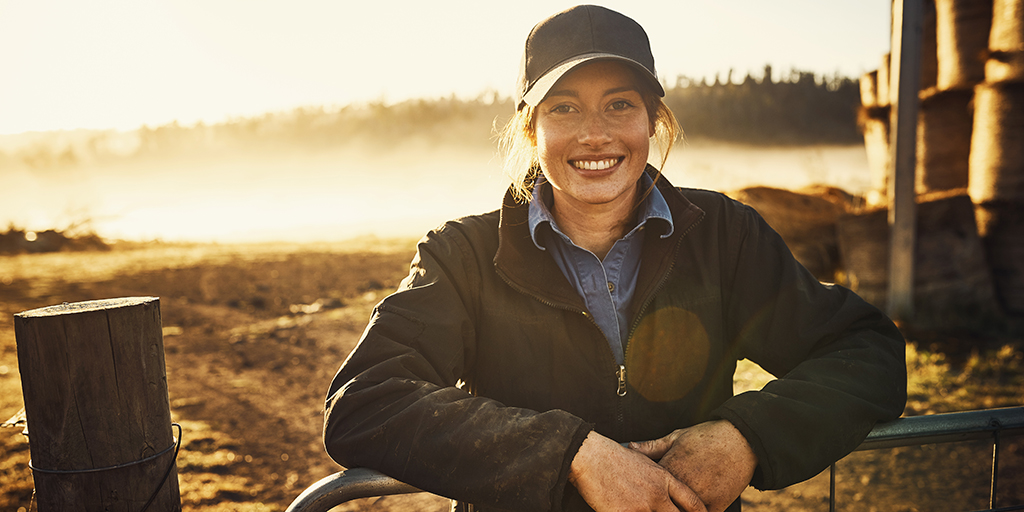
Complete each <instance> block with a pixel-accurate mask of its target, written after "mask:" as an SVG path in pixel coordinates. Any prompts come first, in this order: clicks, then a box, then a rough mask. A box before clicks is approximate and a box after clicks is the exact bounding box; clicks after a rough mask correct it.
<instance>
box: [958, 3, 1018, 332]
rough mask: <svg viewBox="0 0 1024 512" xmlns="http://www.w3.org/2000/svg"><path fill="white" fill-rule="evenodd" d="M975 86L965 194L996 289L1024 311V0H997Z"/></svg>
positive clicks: (1005, 300)
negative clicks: (981, 72) (981, 74)
mask: <svg viewBox="0 0 1024 512" xmlns="http://www.w3.org/2000/svg"><path fill="white" fill-rule="evenodd" d="M988 49H989V51H988V59H987V60H986V61H985V63H984V77H985V81H984V83H980V84H978V85H976V86H975V100H974V101H975V116H974V131H973V137H972V139H971V153H970V178H969V193H970V196H971V200H972V201H973V202H974V204H975V213H976V215H977V221H978V231H979V233H980V234H981V238H982V241H983V242H984V245H985V249H986V253H987V256H988V262H989V265H990V266H991V268H992V273H993V276H994V278H995V285H996V292H997V295H998V297H999V299H1000V302H1001V303H1002V305H1003V307H1004V308H1005V309H1006V310H1007V311H1009V312H1011V313H1014V314H1018V315H1024V0H995V1H994V3H993V17H992V28H991V33H990V37H989V41H988Z"/></svg>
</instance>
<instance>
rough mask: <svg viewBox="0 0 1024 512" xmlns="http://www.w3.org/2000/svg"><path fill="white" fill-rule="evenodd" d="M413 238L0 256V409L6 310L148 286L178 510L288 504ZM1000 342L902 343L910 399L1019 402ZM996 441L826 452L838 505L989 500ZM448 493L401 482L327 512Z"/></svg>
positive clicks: (805, 497) (432, 506)
mask: <svg viewBox="0 0 1024 512" xmlns="http://www.w3.org/2000/svg"><path fill="white" fill-rule="evenodd" d="M413 247H414V241H412V240H400V241H383V240H372V239H370V240H360V241H351V242H345V243H333V244H306V245H270V244H267V245H159V244H156V245H154V244H150V245H145V246H137V247H118V248H115V250H112V251H109V252H87V253H55V254H35V255H19V256H0V421H2V420H5V419H7V418H8V417H10V416H12V415H14V414H15V413H16V412H18V410H19V409H20V408H21V407H22V405H23V403H22V395H21V380H20V375H19V373H18V361H17V347H16V341H15V336H14V321H13V316H12V315H14V314H16V313H19V312H21V311H26V310H29V309H34V308H38V307H44V306H49V305H53V304H59V303H62V302H77V301H84V300H93V299H100V298H112V297H128V296H157V297H160V307H161V313H162V321H163V327H164V349H165V354H166V365H167V378H168V390H169V391H168V393H169V399H170V405H171V414H172V418H173V420H174V421H175V422H177V423H179V424H181V426H182V428H183V432H184V433H183V443H182V448H181V452H180V454H179V455H178V461H177V469H178V475H179V477H178V478H179V484H180V489H181V500H182V508H183V510H186V511H193V510H204V511H206V510H208V511H218V512H219V511H234V510H245V511H261V510H267V511H280V510H284V509H285V508H286V507H287V505H288V504H289V503H290V502H291V501H292V500H293V499H294V498H295V497H296V496H297V495H298V494H299V493H300V492H301V491H302V489H304V488H305V487H306V486H308V485H310V484H312V483H313V482H315V481H317V480H318V479H320V478H322V477H324V476H327V475H329V474H331V473H333V472H335V471H338V470H339V469H341V468H339V467H338V466H337V465H336V464H335V463H334V462H333V461H331V460H330V459H329V458H328V457H327V455H326V454H325V453H324V450H323V446H322V443H321V440H320V431H321V427H322V414H321V413H322V408H323V398H324V394H325V392H326V389H327V385H328V384H329V382H330V379H331V377H332V376H333V375H334V372H335V371H336V370H337V368H338V366H339V365H340V363H341V362H342V361H343V360H344V358H345V356H346V354H348V352H349V351H350V350H351V349H352V347H353V346H354V345H355V343H356V341H357V340H358V337H359V335H360V333H361V332H362V329H363V327H364V326H365V323H366V320H367V319H368V317H369V313H370V310H371V308H372V306H373V305H374V304H375V303H376V302H377V301H379V300H380V299H381V298H382V297H383V296H384V295H386V294H387V293H389V292H390V291H391V290H393V289H394V287H395V286H396V285H397V284H398V282H399V281H400V280H401V279H402V277H404V275H405V273H406V270H407V268H408V262H409V260H410V258H411V255H412V251H413ZM936 339H938V338H936ZM939 341H941V340H939ZM1005 341H1006V340H983V341H982V342H981V346H982V347H983V349H982V350H981V351H980V352H978V353H976V354H974V356H973V358H972V357H968V356H964V357H948V358H947V357H944V356H942V355H941V354H936V353H933V352H928V351H926V350H925V349H921V350H911V351H910V352H909V353H910V354H911V355H910V356H908V364H909V365H911V369H912V372H911V373H912V382H911V402H910V405H908V414H925V413H931V412H945V411H949V410H957V409H977V408H986V407H1005V406H1012V405H1021V404H1024V391H1022V390H1024V377H1022V376H1024V369H1022V367H1024V363H1022V362H1021V359H1022V357H1021V354H1020V350H1019V349H1020V345H1019V344H1017V343H1016V342H1013V341H1012V340H1011V342H1010V343H1009V344H1005V343H1003V342H1005ZM940 345H941V343H940ZM989 348H991V351H990V350H989ZM979 354H980V355H979ZM911 358H913V359H912V360H911ZM1000 358H1002V359H1000ZM996 360H998V361H997V362H999V364H998V365H995V364H994V363H992V361H996ZM766 378H768V377H767V376H766V375H765V374H763V373H762V372H760V370H759V369H758V368H756V367H755V366H753V365H742V366H741V369H740V371H738V372H737V387H738V388H751V387H759V386H760V385H763V383H764V382H765V379H766ZM991 451H992V448H991V443H988V442H984V441H978V442H971V443H957V444H947V445H933V446H926V447H920V448H899V449H892V450H886V451H876V452H858V453H855V454H854V455H852V456H850V457H848V458H847V459H844V460H843V461H841V462H840V463H839V465H838V468H839V469H838V473H837V494H838V498H839V507H838V510H866V511H868V510H879V511H882V510H897V511H902V510H905V511H918V510H920V511H924V510H977V509H982V508H986V507H987V499H988V489H989V483H988V482H989V480H988V478H989V472H990V471H991V469H990V464H991ZM1000 453H1001V461H1000V464H1001V467H1002V470H1001V473H1000V478H1001V480H1000V496H1002V498H1001V499H1002V501H1000V503H999V504H1000V505H1009V504H1012V503H1024V463H1022V460H1024V443H1022V442H1021V441H1020V440H1019V439H1016V440H1015V439H1008V440H1006V441H1005V442H1004V443H1003V446H1002V449H1001V452H1000ZM28 460H29V445H28V442H27V439H26V438H25V436H23V435H22V434H21V429H20V428H5V429H0V510H4V511H7V510H10V511H20V510H26V511H28V510H30V509H31V508H32V503H33V498H32V493H33V483H32V475H31V471H30V470H29V468H28V466H27V463H28ZM828 493H829V478H828V472H827V471H826V472H824V473H823V474H821V475H819V476H817V477H815V478H813V479H811V480H810V481H808V482H806V483H803V484H800V485H797V486H793V487H790V488H788V489H786V490H783V491H775V492H765V493H761V492H758V491H756V490H753V489H749V490H748V491H747V492H746V493H744V495H743V499H744V510H754V511H768V510H792V511H802V510H807V511H812V510H813V511H824V510H828ZM447 506H448V503H447V501H446V500H444V499H441V498H438V497H435V496H432V495H426V494H414V495H407V496H391V497H384V498H380V499H367V500H361V501H359V502H354V503H350V504H347V505H345V506H343V507H341V508H340V509H339V510H382V511H393V512H398V511H405V510H445V509H447Z"/></svg>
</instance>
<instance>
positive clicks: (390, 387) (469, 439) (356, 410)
mask: <svg viewBox="0 0 1024 512" xmlns="http://www.w3.org/2000/svg"><path fill="white" fill-rule="evenodd" d="M477 250H479V248H478V247H474V246H473V245H471V244H470V243H469V240H468V238H467V237H466V236H464V235H463V231H462V230H461V229H460V226H459V225H458V224H452V223H449V224H448V225H447V226H445V227H443V228H441V229H440V230H438V231H436V232H432V233H431V234H428V235H427V236H426V237H425V238H424V239H423V240H421V241H420V243H419V246H418V250H417V255H416V257H415V258H414V260H413V262H412V265H411V270H410V273H409V276H408V277H406V279H405V280H404V281H403V282H402V284H401V285H400V287H399V289H398V291H397V292H396V293H394V294H392V295H391V296H389V297H388V298H386V299H385V300H383V301H382V302H381V303H380V304H379V305H378V306H377V307H376V308H375V310H374V313H373V316H372V318H371V320H370V323H369V325H368V326H367V328H366V330H365V331H364V333H363V336H362V338H361V340H360V341H359V344H358V345H357V347H356V348H355V349H354V350H353V352H352V353H351V354H350V355H349V357H348V359H347V360H346V361H345V363H344V364H343V365H342V367H341V369H340V370H339V372H338V374H337V375H336V377H335V378H334V381H333V382H332V384H331V387H330V391H329V393H328V396H327V402H326V414H325V423H324V442H325V445H326V448H327V452H328V453H329V454H330V455H331V457H332V458H333V459H334V460H335V461H337V462H338V463H340V464H342V465H343V466H347V467H368V468H373V469H376V470H378V471H381V472H383V473H385V474H387V475H389V476H392V477H394V478H397V479H398V480H401V481H403V482H405V483H408V484H410V485H413V486H416V487H418V488H420V489H423V490H427V491H430V492H433V493H435V494H438V495H441V496H446V497H449V498H453V499H458V500H461V501H468V502H472V503H476V504H478V505H491V506H495V507H499V508H502V509H508V510H557V509H558V508H559V505H560V503H561V499H562V493H563V491H564V488H565V485H566V482H567V479H568V471H569V465H570V463H571V461H572V457H573V456H574V455H575V453H576V451H578V449H579V446H580V445H581V444H582V443H583V439H584V438H585V437H586V436H587V434H588V433H589V432H590V430H591V429H592V427H591V426H590V425H588V424H586V423H584V422H583V421H582V420H581V419H579V418H578V417H575V416H573V415H570V414H569V413H566V412H564V411H558V410H556V411H548V412H543V413H538V412H535V411H531V410H526V409H521V408H513V407H506V406H504V405H503V404H501V403H498V402H496V401H494V400H490V399H487V398H484V397H478V396H473V395H472V394H471V393H469V392H467V391H466V390H464V389H462V387H463V386H462V384H461V383H460V380H462V379H464V378H466V377H467V375H469V374H470V373H471V371H472V368H471V367H472V361H473V352H474V348H475V346H476V344H477V343H478V340H477V339H476V333H475V329H474V320H473V318H474V308H475V306H474V304H476V303H477V302H476V301H477V300H478V297H476V296H475V294H476V293H478V290H477V289H478V287H477V286H474V283H475V282H478V279H479V278H478V276H479V274H478V273H479V272H488V271H490V272H493V271H494V270H493V267H490V266H488V267H484V268H481V267H483V264H482V262H485V261H489V260H488V258H487V256H486V255H484V256H481V255H478V254H475V251H477ZM491 256H493V254H492V255H491Z"/></svg>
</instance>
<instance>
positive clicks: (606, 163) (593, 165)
mask: <svg viewBox="0 0 1024 512" xmlns="http://www.w3.org/2000/svg"><path fill="white" fill-rule="evenodd" d="M618 162H619V159H618V158H605V159H604V160H573V162H572V165H573V166H574V167H576V168H577V169H583V170H585V171H603V170H605V169H607V168H609V167H611V166H613V165H615V164H616V163H618Z"/></svg>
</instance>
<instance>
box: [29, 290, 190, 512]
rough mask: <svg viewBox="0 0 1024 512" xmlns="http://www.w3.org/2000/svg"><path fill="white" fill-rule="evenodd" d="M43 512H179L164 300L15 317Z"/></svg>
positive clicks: (102, 303) (82, 305)
mask: <svg viewBox="0 0 1024 512" xmlns="http://www.w3.org/2000/svg"><path fill="white" fill-rule="evenodd" d="M14 325H15V336H16V339H17V345H18V364H19V366H20V372H21V381H22V390H23V393H24V398H25V413H26V416H27V419H28V423H29V447H30V451H31V454H32V462H31V465H32V468H33V479H34V481H35V488H36V502H37V504H38V510H39V511H40V512H47V511H67V510H87V511H93V510H103V511H125V512H128V511H132V512H135V511H138V510H140V509H141V508H142V507H143V506H144V505H145V504H146V503H147V502H149V501H150V500H151V499H152V500H153V501H152V504H151V505H150V506H149V508H148V509H147V510H149V511H159V512H164V511H179V510H181V498H180V495H179V491H178V477H177V471H176V468H175V462H174V457H175V454H176V453H177V450H176V446H175V439H174V436H173V435H172V432H171V415H170V405H169V403H168V399H167V374H166V370H165V366H164V350H163V338H162V335H161V330H160V303H159V299H157V298H155V297H131V298H120V299H110V300H96V301H89V302H78V303H74V304H68V303H65V304H63V305H59V306H51V307H46V308H40V309H34V310H31V311H25V312H23V313H19V314H17V315H15V316H14Z"/></svg>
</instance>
